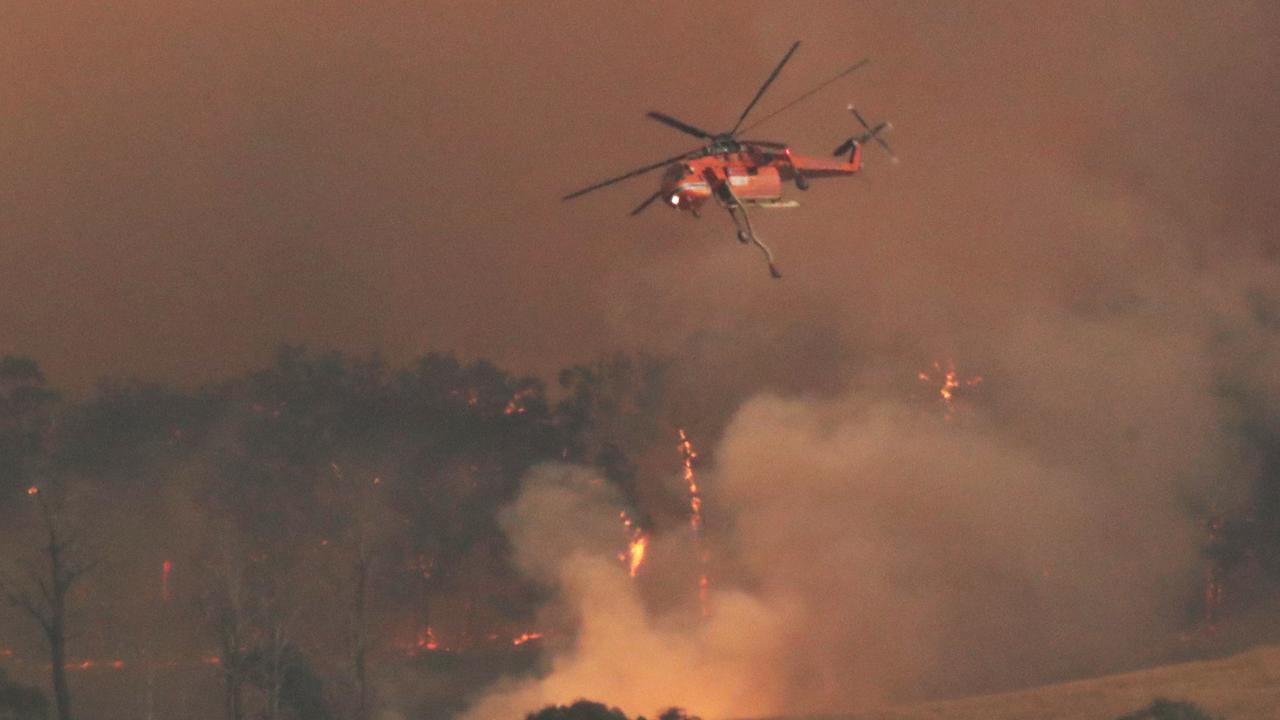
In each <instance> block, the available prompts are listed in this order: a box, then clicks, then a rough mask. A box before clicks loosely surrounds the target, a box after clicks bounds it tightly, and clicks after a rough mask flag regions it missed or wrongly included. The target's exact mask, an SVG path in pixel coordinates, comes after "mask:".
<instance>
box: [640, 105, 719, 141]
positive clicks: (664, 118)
mask: <svg viewBox="0 0 1280 720" xmlns="http://www.w3.org/2000/svg"><path fill="white" fill-rule="evenodd" d="M645 114H646V115H648V116H649V117H651V118H653V119H654V120H657V121H658V122H660V123H662V124H663V125H669V126H671V127H673V128H675V129H677V130H679V131H680V132H682V133H688V134H689V135H692V136H694V137H699V138H702V139H703V140H710V139H712V138H713V137H715V136H714V135H712V134H711V133H709V132H707V131H706V130H703V129H702V128H698V127H694V126H692V125H690V124H689V123H686V122H681V121H679V120H677V119H675V118H673V117H671V116H670V115H665V114H663V113H660V112H654V111H653V110H650V111H649V112H647V113H645Z"/></svg>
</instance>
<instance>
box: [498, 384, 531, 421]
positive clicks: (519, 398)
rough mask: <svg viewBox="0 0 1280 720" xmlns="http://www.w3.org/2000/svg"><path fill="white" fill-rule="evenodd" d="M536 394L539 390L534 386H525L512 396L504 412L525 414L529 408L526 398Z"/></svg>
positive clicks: (507, 413) (505, 413)
mask: <svg viewBox="0 0 1280 720" xmlns="http://www.w3.org/2000/svg"><path fill="white" fill-rule="evenodd" d="M536 394H537V392H536V391H535V390H534V389H533V388H525V389H523V390H520V391H518V392H517V393H516V394H515V395H512V396H511V400H510V401H509V402H508V403H507V406H506V407H505V408H503V410H502V413H503V414H504V415H523V414H525V412H526V411H527V410H528V408H526V407H525V405H524V402H525V400H528V399H529V398H531V397H533V396H534V395H536Z"/></svg>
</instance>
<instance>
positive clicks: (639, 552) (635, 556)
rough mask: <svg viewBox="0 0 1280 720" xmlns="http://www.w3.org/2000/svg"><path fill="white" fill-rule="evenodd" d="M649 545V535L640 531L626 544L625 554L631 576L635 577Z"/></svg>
mask: <svg viewBox="0 0 1280 720" xmlns="http://www.w3.org/2000/svg"><path fill="white" fill-rule="evenodd" d="M648 547H649V536H647V535H645V534H644V533H640V534H639V535H637V536H636V538H635V539H634V540H632V541H631V544H630V545H629V546H627V556H628V558H629V561H628V563H627V564H628V567H629V569H630V571H631V577H635V576H636V573H637V572H639V571H640V566H641V565H643V564H644V553H645V550H647V549H648Z"/></svg>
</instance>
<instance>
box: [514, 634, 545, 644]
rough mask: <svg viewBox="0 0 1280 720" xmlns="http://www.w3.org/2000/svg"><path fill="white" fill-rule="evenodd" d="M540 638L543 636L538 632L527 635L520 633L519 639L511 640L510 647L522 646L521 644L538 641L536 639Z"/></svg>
mask: <svg viewBox="0 0 1280 720" xmlns="http://www.w3.org/2000/svg"><path fill="white" fill-rule="evenodd" d="M542 636H543V635H542V633H540V632H527V633H521V634H520V636H519V637H517V638H513V639H512V640H511V644H512V645H523V644H525V643H527V642H529V641H531V640H538V639H540V638H541V637H542Z"/></svg>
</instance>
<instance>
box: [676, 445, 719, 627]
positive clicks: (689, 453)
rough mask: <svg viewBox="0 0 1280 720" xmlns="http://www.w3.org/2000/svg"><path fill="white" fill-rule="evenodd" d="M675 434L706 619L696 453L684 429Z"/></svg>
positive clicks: (707, 590)
mask: <svg viewBox="0 0 1280 720" xmlns="http://www.w3.org/2000/svg"><path fill="white" fill-rule="evenodd" d="M676 432H677V433H678V434H679V436H680V444H679V445H677V446H676V447H677V448H678V449H679V450H680V457H681V460H682V462H683V464H684V482H685V484H686V485H688V486H689V527H690V528H692V529H693V541H694V542H695V543H696V544H697V546H698V560H699V562H701V563H702V574H701V575H700V576H699V577H698V603H699V605H700V606H701V608H702V615H703V617H706V616H708V615H710V613H711V610H710V608H711V605H710V599H711V581H710V580H708V579H707V571H706V566H707V561H708V559H709V558H708V557H707V552H706V550H705V549H704V548H703V547H702V492H701V491H700V490H699V489H698V479H697V477H696V476H695V475H694V473H693V460H694V458H696V457H698V453H697V452H696V451H695V450H694V449H693V441H691V440H690V439H689V435H688V433H686V432H685V431H684V428H677V429H676Z"/></svg>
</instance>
